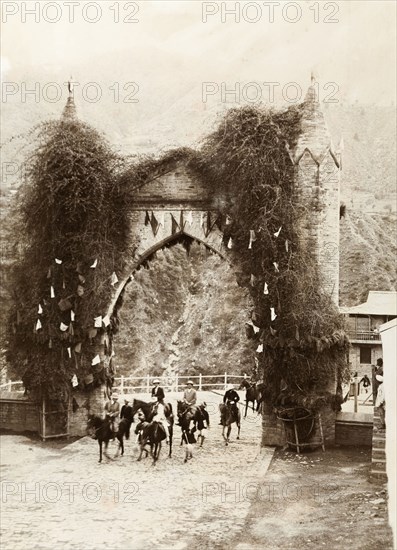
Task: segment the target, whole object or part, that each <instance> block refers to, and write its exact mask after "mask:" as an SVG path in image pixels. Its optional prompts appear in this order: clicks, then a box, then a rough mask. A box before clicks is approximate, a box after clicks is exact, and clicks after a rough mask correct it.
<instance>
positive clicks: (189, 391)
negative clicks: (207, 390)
mask: <svg viewBox="0 0 397 550" xmlns="http://www.w3.org/2000/svg"><path fill="white" fill-rule="evenodd" d="M186 386H187V387H186V389H185V391H184V392H183V402H184V403H186V405H188V406H189V408H190V409H192V408H193V407H194V406H195V405H196V403H197V392H196V390H195V389H194V388H193V382H192V381H191V380H188V381H187V384H186Z"/></svg>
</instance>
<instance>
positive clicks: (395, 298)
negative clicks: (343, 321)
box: [340, 290, 397, 316]
mask: <svg viewBox="0 0 397 550" xmlns="http://www.w3.org/2000/svg"><path fill="white" fill-rule="evenodd" d="M340 312H341V313H350V314H352V315H353V314H356V315H359V314H360V315H390V316H391V315H397V292H391V291H388V292H386V291H383V290H370V291H369V292H368V297H367V301H366V302H364V303H363V304H359V305H357V306H353V307H341V308H340Z"/></svg>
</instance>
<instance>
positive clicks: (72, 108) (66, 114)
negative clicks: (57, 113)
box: [62, 76, 77, 120]
mask: <svg viewBox="0 0 397 550" xmlns="http://www.w3.org/2000/svg"><path fill="white" fill-rule="evenodd" d="M68 94H69V95H68V99H67V101H66V105H65V107H64V109H63V112H62V119H64V120H72V119H75V118H77V113H76V105H75V104H74V86H73V77H72V76H71V77H70V79H69V81H68Z"/></svg>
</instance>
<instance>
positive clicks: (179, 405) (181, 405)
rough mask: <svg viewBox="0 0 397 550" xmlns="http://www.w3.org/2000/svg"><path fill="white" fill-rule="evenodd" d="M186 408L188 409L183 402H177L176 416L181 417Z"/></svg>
mask: <svg viewBox="0 0 397 550" xmlns="http://www.w3.org/2000/svg"><path fill="white" fill-rule="evenodd" d="M187 408H188V405H187V403H185V402H184V401H177V409H176V412H177V415H178V416H181V415H182V414H183V413H184V412H185V411H186V410H187Z"/></svg>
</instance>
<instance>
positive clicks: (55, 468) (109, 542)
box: [1, 396, 391, 550]
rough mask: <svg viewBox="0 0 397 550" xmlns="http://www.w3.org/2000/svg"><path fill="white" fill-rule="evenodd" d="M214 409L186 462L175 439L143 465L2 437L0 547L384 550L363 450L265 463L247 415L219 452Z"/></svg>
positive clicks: (129, 447)
mask: <svg viewBox="0 0 397 550" xmlns="http://www.w3.org/2000/svg"><path fill="white" fill-rule="evenodd" d="M219 399H220V398H219V396H212V397H211V396H208V399H207V400H208V401H209V410H210V412H211V421H212V426H211V429H210V430H208V433H207V439H206V441H205V444H204V447H203V448H202V449H195V456H194V459H193V460H192V461H191V462H188V463H187V464H184V462H183V458H184V450H183V448H182V447H179V444H178V441H177V438H175V440H174V443H175V447H174V454H173V457H172V458H171V459H169V458H167V457H166V452H165V448H163V450H162V454H161V457H160V460H159V462H158V463H157V464H156V465H155V466H153V465H152V463H151V461H150V460H144V461H142V462H140V463H138V462H137V461H136V456H137V452H136V449H135V447H134V444H133V442H132V441H130V442H127V444H126V454H125V456H124V457H122V458H121V457H119V458H117V459H115V460H109V461H105V462H104V463H102V464H98V449H97V443H96V442H95V441H93V440H91V439H90V438H88V437H87V438H83V439H81V440H79V441H76V442H74V443H72V444H68V445H66V444H65V443H61V442H58V443H56V442H52V443H50V444H48V443H46V444H44V443H41V442H39V441H32V440H31V439H29V438H27V437H24V436H16V435H3V436H2V437H1V455H2V464H3V465H2V518H1V519H2V520H1V531H2V544H3V546H2V548H4V550H11V549H12V550H19V549H22V548H23V549H24V550H25V549H26V547H29V549H36V548H37V549H38V548H40V549H47V548H48V549H50V548H51V549H52V550H58V549H59V550H61V549H62V550H68V549H79V550H85V549H88V550H89V549H101V548H105V547H106V548H109V547H111V548H112V550H121V549H123V550H145V549H146V548H153V549H160V550H162V549H167V550H169V549H172V550H179V549H181V550H182V549H186V548H189V549H192V550H196V549H197V550H198V549H219V550H220V549H222V550H223V549H226V548H227V549H237V550H251V549H255V550H256V549H259V548H261V549H265V550H272V549H280V550H285V549H293V550H295V549H297V550H300V549H302V550H306V549H316V550H317V549H318V548H319V547H320V548H326V549H327V550H328V549H330V550H333V549H335V550H336V549H337V550H340V548H349V549H350V550H359V549H360V550H362V549H368V550H388V549H390V548H391V538H390V531H389V529H388V527H387V522H386V494H385V492H384V491H383V488H382V487H381V486H377V485H371V484H370V483H369V482H368V481H367V478H368V472H369V464H370V454H369V451H362V450H353V451H346V450H343V451H342V450H327V452H326V453H322V452H321V451H319V452H315V453H311V454H310V455H309V454H308V455H307V456H306V457H305V456H303V457H297V456H295V455H294V454H292V453H288V452H281V451H277V452H276V455H275V458H274V459H273V460H272V458H273V454H274V451H273V449H266V450H264V451H262V453H261V452H260V449H259V446H258V442H259V440H260V429H261V428H260V418H258V417H256V415H253V414H252V413H250V416H249V417H248V419H247V420H245V421H243V424H242V429H241V440H239V441H236V440H235V439H234V438H235V428H234V429H233V442H232V443H231V444H230V445H229V446H228V447H225V445H224V443H223V441H222V437H221V426H219V425H218V420H219V416H218V413H217V404H218V402H219ZM177 432H178V428H176V433H177ZM115 450H116V447H115V446H114V447H113V448H112V449H111V454H112V455H113V454H114V452H115ZM269 464H270V468H269Z"/></svg>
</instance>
